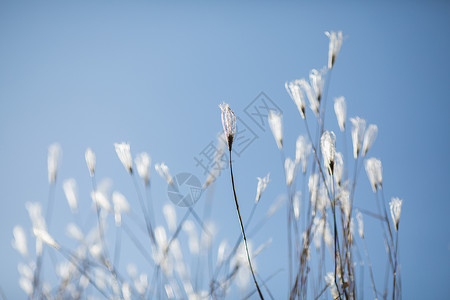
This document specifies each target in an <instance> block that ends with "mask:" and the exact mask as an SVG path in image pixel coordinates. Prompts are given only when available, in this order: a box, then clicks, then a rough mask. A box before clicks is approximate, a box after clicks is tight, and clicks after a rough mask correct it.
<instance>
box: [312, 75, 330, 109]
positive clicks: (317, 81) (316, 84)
mask: <svg viewBox="0 0 450 300" xmlns="http://www.w3.org/2000/svg"><path fill="white" fill-rule="evenodd" d="M326 72H327V70H326V68H323V69H322V70H320V71H318V70H316V69H312V70H311V71H310V72H309V81H310V82H311V87H312V89H313V91H314V93H315V95H316V99H317V101H318V103H319V104H320V100H321V99H322V91H323V84H324V82H325V74H326ZM318 109H319V108H318V107H317V110H318Z"/></svg>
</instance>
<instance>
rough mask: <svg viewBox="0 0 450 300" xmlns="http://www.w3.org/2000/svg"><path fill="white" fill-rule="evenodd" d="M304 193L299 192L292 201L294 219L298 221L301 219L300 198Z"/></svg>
mask: <svg viewBox="0 0 450 300" xmlns="http://www.w3.org/2000/svg"><path fill="white" fill-rule="evenodd" d="M301 195H302V193H301V192H300V191H297V192H296V193H295V195H294V198H293V199H292V206H293V208H294V218H295V220H296V221H298V219H300V196H301Z"/></svg>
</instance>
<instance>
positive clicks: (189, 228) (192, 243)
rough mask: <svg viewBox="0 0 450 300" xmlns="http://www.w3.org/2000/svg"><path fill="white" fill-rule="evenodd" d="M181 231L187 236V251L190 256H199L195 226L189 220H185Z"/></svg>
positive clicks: (198, 243)
mask: <svg viewBox="0 0 450 300" xmlns="http://www.w3.org/2000/svg"><path fill="white" fill-rule="evenodd" d="M183 230H184V231H185V232H186V233H187V235H188V243H189V251H190V252H191V254H199V252H200V242H199V238H198V233H197V230H195V224H194V222H192V221H191V220H187V221H186V222H184V224H183Z"/></svg>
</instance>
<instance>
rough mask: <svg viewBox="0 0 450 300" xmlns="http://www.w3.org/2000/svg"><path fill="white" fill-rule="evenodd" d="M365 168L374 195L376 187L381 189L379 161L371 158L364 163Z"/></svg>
mask: <svg viewBox="0 0 450 300" xmlns="http://www.w3.org/2000/svg"><path fill="white" fill-rule="evenodd" d="M365 168H366V173H367V177H368V178H369V181H370V185H371V186H372V190H373V192H374V193H376V191H377V189H378V187H380V188H381V187H382V184H383V167H382V166H381V161H380V160H378V159H376V158H374V157H371V158H369V159H367V160H366V161H365Z"/></svg>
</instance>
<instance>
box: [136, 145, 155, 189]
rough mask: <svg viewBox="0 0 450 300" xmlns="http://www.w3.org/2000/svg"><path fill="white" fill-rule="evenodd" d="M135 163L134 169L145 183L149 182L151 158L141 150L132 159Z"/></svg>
mask: <svg viewBox="0 0 450 300" xmlns="http://www.w3.org/2000/svg"><path fill="white" fill-rule="evenodd" d="M134 162H135V164H136V169H137V171H138V174H139V176H141V178H142V179H143V180H144V182H145V185H148V183H149V178H150V176H149V168H150V164H151V158H150V156H149V155H148V154H147V153H146V152H142V153H140V154H138V155H137V156H136V158H135V159H134Z"/></svg>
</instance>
